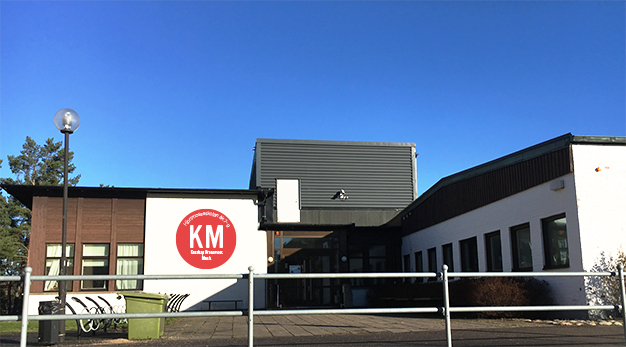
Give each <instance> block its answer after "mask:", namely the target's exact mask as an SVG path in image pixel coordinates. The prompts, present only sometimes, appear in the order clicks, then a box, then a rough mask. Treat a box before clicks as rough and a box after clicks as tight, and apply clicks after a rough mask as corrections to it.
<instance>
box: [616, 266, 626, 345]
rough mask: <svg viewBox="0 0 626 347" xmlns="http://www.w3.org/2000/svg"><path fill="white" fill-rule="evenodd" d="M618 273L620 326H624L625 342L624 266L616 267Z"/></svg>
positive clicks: (625, 300) (625, 295) (625, 336)
mask: <svg viewBox="0 0 626 347" xmlns="http://www.w3.org/2000/svg"><path fill="white" fill-rule="evenodd" d="M617 270H618V271H619V291H620V294H621V296H620V297H621V299H622V302H621V304H622V325H623V326H624V340H625V341H626V291H625V290H624V265H623V264H619V265H617Z"/></svg>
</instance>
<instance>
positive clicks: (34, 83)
mask: <svg viewBox="0 0 626 347" xmlns="http://www.w3.org/2000/svg"><path fill="white" fill-rule="evenodd" d="M0 15H1V22H0V30H1V37H0V49H1V51H0V58H1V60H0V64H1V65H0V101H1V104H0V112H1V118H0V128H1V131H0V158H2V159H4V163H3V167H2V169H1V171H0V176H2V177H8V176H10V175H11V174H10V171H9V170H8V165H7V161H6V156H7V155H10V154H18V153H19V151H20V149H21V146H22V144H23V143H24V140H25V138H26V136H27V135H28V136H31V137H32V138H33V139H35V140H36V141H37V142H38V143H43V142H44V141H45V139H46V138H49V137H54V138H55V139H56V140H59V141H60V140H62V135H61V133H60V132H59V131H58V130H57V129H56V128H55V127H54V124H53V117H54V114H55V113H56V111H57V110H59V109H61V108H72V109H74V110H76V111H77V112H78V114H79V115H80V116H81V127H80V129H78V131H76V132H75V133H74V134H73V135H71V140H70V149H71V150H73V151H74V152H75V153H76V156H75V161H74V162H75V164H76V166H77V167H78V168H77V173H80V174H82V178H81V180H80V184H79V185H82V186H98V185H99V184H100V183H103V184H108V185H114V186H116V187H163V188H227V189H230V188H233V189H239V188H244V189H245V188H247V187H248V182H249V177H250V169H251V164H252V157H253V152H252V148H253V146H254V144H255V140H256V138H287V139H315V140H342V141H377V142H378V141H383V142H387V141H388V142H414V143H416V151H417V152H418V153H419V157H418V185H419V192H420V193H422V192H424V191H425V190H426V189H427V188H429V187H430V186H432V185H433V184H434V183H435V182H436V181H438V180H439V179H441V178H443V177H445V176H447V175H450V174H453V173H456V172H458V171H461V170H464V169H467V168H469V167H472V166H475V165H479V164H481V163H484V162H486V161H489V160H492V159H495V158H498V157H500V156H503V155H506V154H509V153H512V152H514V151H517V150H520V149H523V148H525V147H528V146H531V145H534V144H537V143H539V142H541V141H544V140H548V139H551V138H553V137H557V136H559V135H562V134H565V133H568V132H571V133H573V134H575V135H607V136H626V97H625V95H626V74H625V66H626V55H625V47H626V28H625V18H626V6H625V2H624V1H463V2H461V1H444V2H436V1H397V2H386V1H385V2H383V1H380V2H378V1H377V2H370V1H366V2H359V1H347V2H340V1H339V2H336V1H317V2H302V1H293V2H291V1H268V2H256V1H238V2H230V1H226V2H218V1H189V2H184V1H158V2H157V1H102V2H99V1H2V2H0Z"/></svg>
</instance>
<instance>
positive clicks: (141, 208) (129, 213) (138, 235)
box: [115, 199, 146, 242]
mask: <svg viewBox="0 0 626 347" xmlns="http://www.w3.org/2000/svg"><path fill="white" fill-rule="evenodd" d="M145 209H146V201H145V200H144V199H118V200H117V203H116V205H115V215H116V218H115V224H116V226H115V230H116V232H117V242H143V240H144V229H145Z"/></svg>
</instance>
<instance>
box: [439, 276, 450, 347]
mask: <svg viewBox="0 0 626 347" xmlns="http://www.w3.org/2000/svg"><path fill="white" fill-rule="evenodd" d="M441 270H442V280H443V306H444V307H443V316H444V318H445V320H446V342H447V344H448V347H452V329H451V328H450V292H449V288H448V265H446V264H443V266H442V267H441Z"/></svg>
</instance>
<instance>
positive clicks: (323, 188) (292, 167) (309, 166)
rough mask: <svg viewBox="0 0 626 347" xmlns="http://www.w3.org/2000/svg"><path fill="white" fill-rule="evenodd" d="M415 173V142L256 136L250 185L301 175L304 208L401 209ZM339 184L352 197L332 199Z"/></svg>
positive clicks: (411, 192) (410, 193)
mask: <svg viewBox="0 0 626 347" xmlns="http://www.w3.org/2000/svg"><path fill="white" fill-rule="evenodd" d="M415 177H416V174H415V144H414V143H394V142H352V141H314V140H284V139H257V143H256V150H255V158H254V163H253V171H252V175H251V182H250V187H251V188H253V189H254V188H275V187H276V179H299V180H300V190H301V206H302V208H303V209H306V208H333V209H335V208H339V209H341V208H346V209H355V208H356V209H360V208H389V209H397V208H400V209H401V208H404V207H405V206H406V205H408V204H409V203H411V201H413V200H414V199H415V198H416V196H417V189H416V179H415ZM341 189H343V190H344V191H345V192H346V194H347V196H348V199H347V200H339V199H332V197H333V196H334V195H335V193H337V192H338V191H339V190H341Z"/></svg>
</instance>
